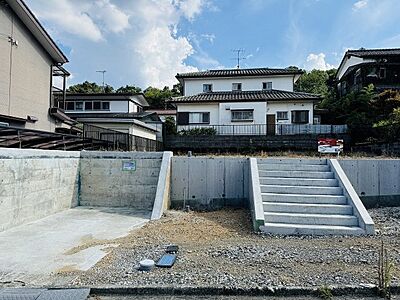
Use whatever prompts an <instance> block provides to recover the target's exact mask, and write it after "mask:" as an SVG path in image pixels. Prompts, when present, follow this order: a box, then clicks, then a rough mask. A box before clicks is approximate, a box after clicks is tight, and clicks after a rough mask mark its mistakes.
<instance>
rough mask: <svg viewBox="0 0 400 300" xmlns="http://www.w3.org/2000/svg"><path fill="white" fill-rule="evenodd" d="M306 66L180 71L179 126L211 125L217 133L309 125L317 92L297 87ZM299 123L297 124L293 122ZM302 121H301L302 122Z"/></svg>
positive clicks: (273, 130) (268, 131) (285, 130)
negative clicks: (295, 84) (299, 90)
mask: <svg viewBox="0 0 400 300" xmlns="http://www.w3.org/2000/svg"><path fill="white" fill-rule="evenodd" d="M301 74H302V71H300V70H295V69H270V68H255V69H225V70H209V71H203V72H192V73H182V74H177V75H176V78H177V79H178V81H179V82H180V83H181V84H182V86H183V96H182V97H176V98H173V99H172V100H171V102H173V103H175V105H176V108H177V129H178V131H181V130H188V129H192V128H195V127H212V128H214V129H215V130H216V133H217V134H232V133H233V134H249V135H250V134H285V133H287V134H290V133H291V132H293V131H294V130H299V133H301V132H300V131H304V130H306V131H307V130H310V129H309V127H310V126H304V125H310V124H313V108H314V103H315V102H316V101H319V100H320V97H319V95H315V94H308V93H299V92H294V91H293V86H294V83H295V82H296V81H297V80H298V79H299V78H300V76H301ZM294 125H298V126H294ZM300 125H301V126H300Z"/></svg>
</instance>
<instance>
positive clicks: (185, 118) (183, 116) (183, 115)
mask: <svg viewBox="0 0 400 300" xmlns="http://www.w3.org/2000/svg"><path fill="white" fill-rule="evenodd" d="M188 124H189V113H188V112H178V118H177V125H188Z"/></svg>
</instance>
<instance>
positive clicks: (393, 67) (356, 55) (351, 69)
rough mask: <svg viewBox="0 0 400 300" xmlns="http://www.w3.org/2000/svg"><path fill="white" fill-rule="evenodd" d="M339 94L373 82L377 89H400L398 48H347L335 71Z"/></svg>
mask: <svg viewBox="0 0 400 300" xmlns="http://www.w3.org/2000/svg"><path fill="white" fill-rule="evenodd" d="M336 79H337V81H338V84H337V87H338V92H339V95H340V96H344V95H346V94H347V93H349V92H353V91H359V90H361V89H362V88H363V87H365V86H367V85H369V84H373V85H374V86H375V88H376V89H377V90H378V91H379V90H385V89H400V48H397V49H359V50H348V51H347V52H346V53H345V55H344V57H343V59H342V62H341V63H340V65H339V68H338V70H337V73H336Z"/></svg>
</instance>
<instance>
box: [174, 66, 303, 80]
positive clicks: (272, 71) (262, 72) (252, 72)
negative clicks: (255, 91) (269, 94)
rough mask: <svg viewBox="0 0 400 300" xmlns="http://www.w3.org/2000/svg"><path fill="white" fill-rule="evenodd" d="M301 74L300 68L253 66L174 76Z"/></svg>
mask: <svg viewBox="0 0 400 300" xmlns="http://www.w3.org/2000/svg"><path fill="white" fill-rule="evenodd" d="M291 74H303V71H301V70H295V69H271V68H254V69H221V70H208V71H201V72H190V73H180V74H179V73H178V74H176V78H178V79H179V78H202V77H236V76H268V75H291Z"/></svg>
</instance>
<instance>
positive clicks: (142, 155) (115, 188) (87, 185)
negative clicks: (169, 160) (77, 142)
mask: <svg viewBox="0 0 400 300" xmlns="http://www.w3.org/2000/svg"><path fill="white" fill-rule="evenodd" d="M162 155H163V153H162V152H95V151H82V152H81V167H80V179H81V182H80V183H81V188H80V195H79V205H80V206H105V207H134V208H137V209H140V210H150V211H151V210H152V208H153V204H154V199H155V196H156V190H157V182H158V176H159V173H160V167H161V162H162ZM131 161H134V162H135V163H136V170H135V171H126V170H125V171H124V170H123V168H122V165H123V163H124V162H131Z"/></svg>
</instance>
